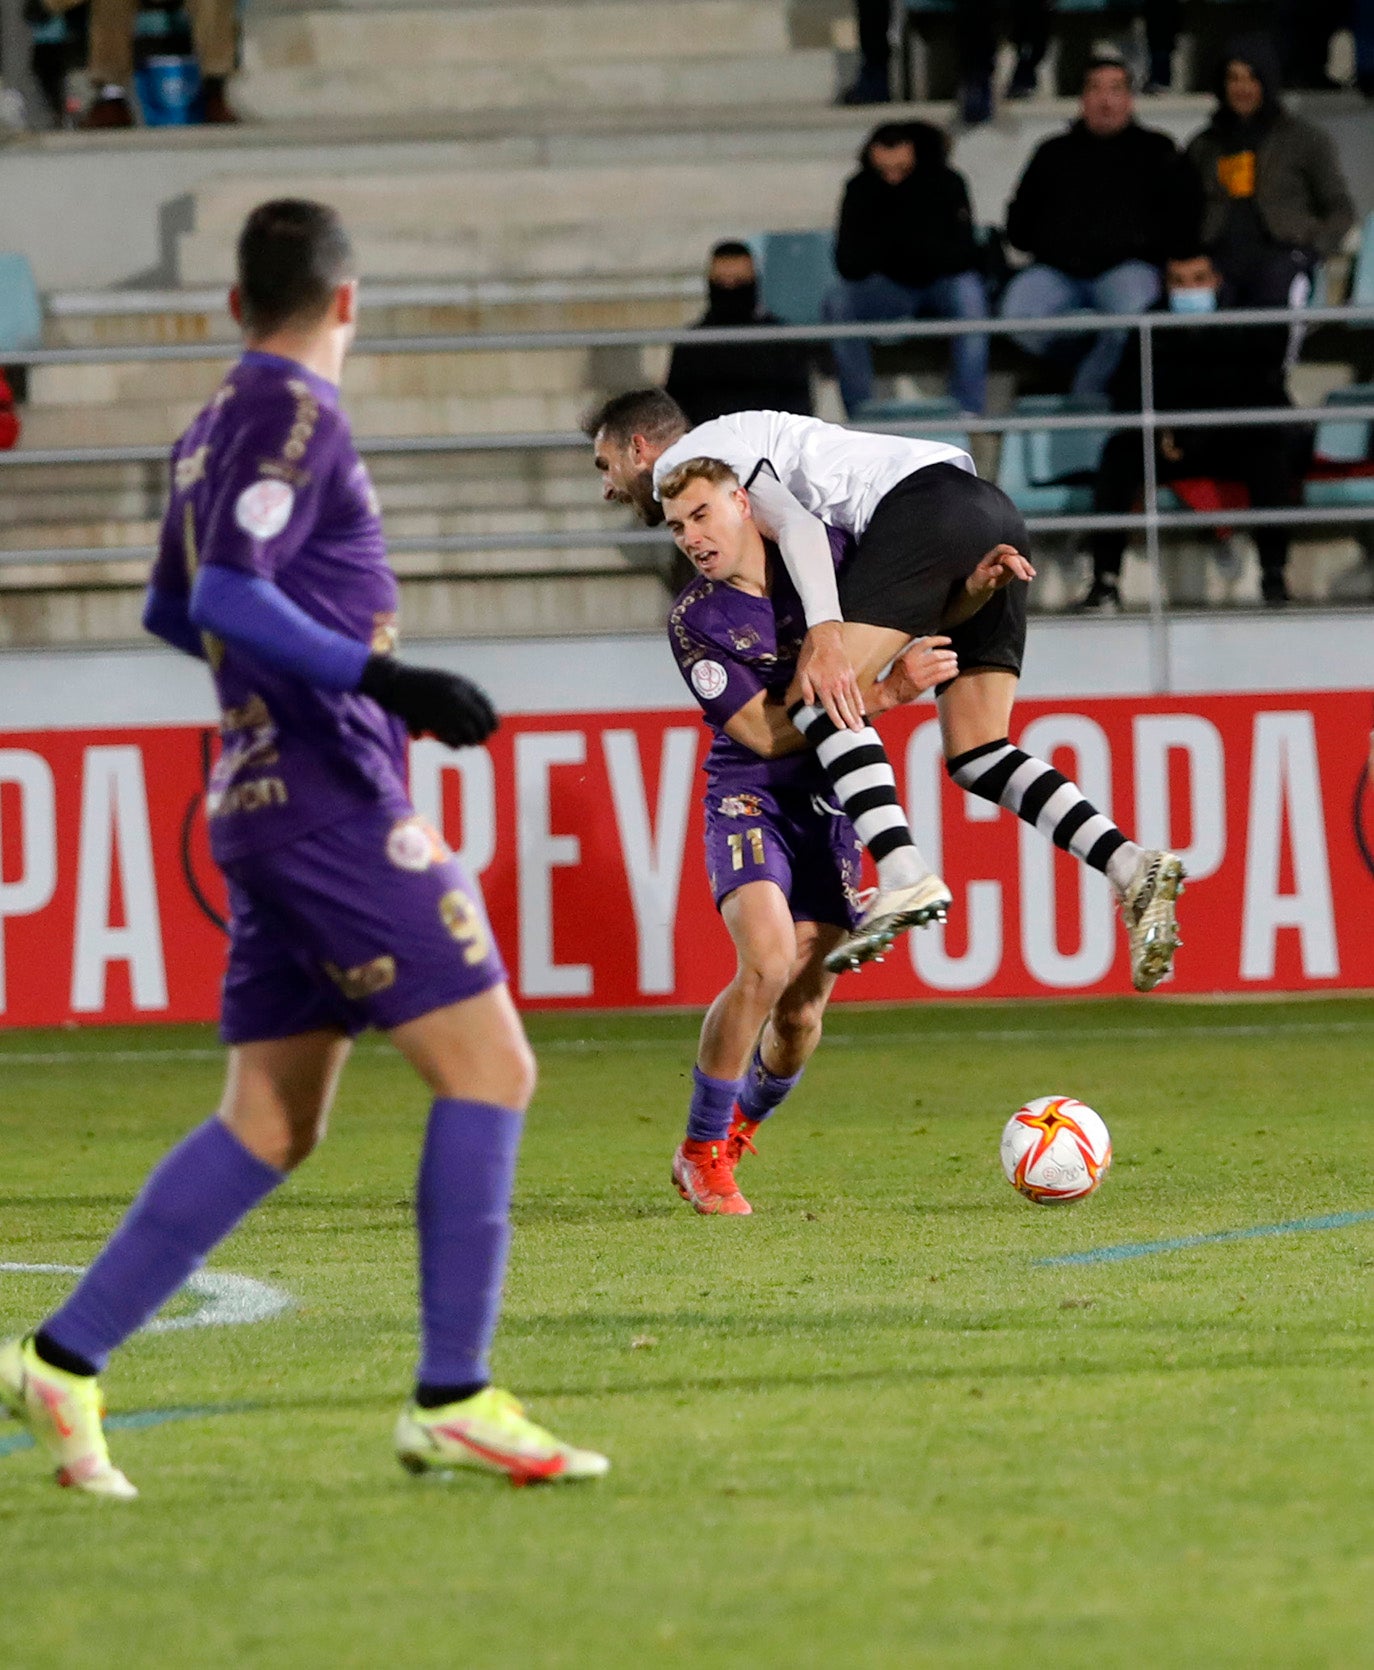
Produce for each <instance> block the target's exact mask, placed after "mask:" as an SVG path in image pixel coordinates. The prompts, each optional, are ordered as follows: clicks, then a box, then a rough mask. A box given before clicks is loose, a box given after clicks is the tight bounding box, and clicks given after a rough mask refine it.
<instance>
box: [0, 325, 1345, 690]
mask: <svg viewBox="0 0 1374 1670" xmlns="http://www.w3.org/2000/svg"><path fill="white" fill-rule="evenodd" d="M366 294H367V292H365V296H366ZM1295 325H1296V326H1300V327H1301V328H1302V329H1304V330H1307V331H1310V330H1312V329H1315V328H1317V327H1320V326H1324V325H1342V326H1354V327H1356V328H1360V327H1363V328H1365V329H1369V330H1371V331H1374V307H1371V306H1362V307H1312V308H1304V309H1301V310H1297V311H1295V310H1292V309H1289V308H1246V309H1238V310H1229V311H1224V312H1216V313H1210V314H1174V313H1166V312H1152V313H1119V314H1098V313H1075V314H1061V315H1055V316H1053V317H1049V318H1038V319H1006V318H987V319H973V320H964V319H902V320H892V321H885V322H881V323H859V324H814V325H766V326H752V325H751V326H744V327H739V326H734V327H712V328H701V327H676V328H671V327H665V328H662V329H645V328H637V329H630V330H595V329H593V330H548V331H519V332H462V333H454V334H448V335H424V336H392V337H384V338H367V337H361V338H359V340H358V341H357V342H356V343H355V344H354V347H353V354H354V355H355V356H358V355H412V354H427V355H437V354H465V353H513V352H536V351H545V352H547V351H553V350H582V351H594V350H606V349H643V348H648V347H676V346H679V345H692V346H715V345H744V344H759V343H793V344H796V345H798V346H806V347H817V346H820V345H822V344H824V343H827V342H833V341H842V340H847V339H861V340H865V341H870V342H878V343H883V342H890V343H909V342H912V341H920V340H922V339H934V340H940V339H948V338H953V337H958V336H967V335H987V336H1023V335H1035V336H1043V335H1056V336H1063V335H1095V334H1097V333H1099V332H1101V331H1105V330H1121V331H1126V332H1130V333H1133V334H1134V335H1135V336H1136V337H1137V338H1138V351H1139V353H1140V356H1141V406H1140V410H1139V411H1138V412H1106V411H1104V412H1084V413H1060V414H1045V415H1016V414H1007V415H1005V416H994V417H982V418H976V417H962V416H961V417H940V418H929V419H921V420H919V421H916V422H912V423H881V424H876V423H875V424H869V425H865V426H864V427H869V428H874V429H881V430H882V431H883V432H886V433H892V434H906V435H917V434H919V435H940V434H959V435H970V434H1012V433H1018V432H1020V433H1043V432H1045V431H1053V430H1092V431H1095V432H1098V433H1101V432H1103V431H1113V432H1114V431H1119V430H1139V432H1140V436H1141V448H1142V466H1143V484H1144V492H1143V508H1142V510H1141V511H1140V512H1139V513H1138V514H1132V515H1114V516H1098V515H1092V514H1082V515H1068V514H1066V515H1057V516H1056V515H1048V516H1034V515H1032V516H1028V517H1027V526H1028V527H1029V528H1030V530H1031V531H1032V532H1040V533H1091V532H1095V531H1099V530H1109V529H1110V530H1119V531H1123V532H1140V531H1143V533H1144V536H1145V555H1146V560H1147V562H1148V564H1149V570H1150V618H1151V626H1152V631H1151V640H1152V646H1153V648H1152V655H1153V658H1154V662H1155V666H1154V671H1155V676H1156V679H1157V680H1158V681H1159V683H1160V686H1161V688H1163V687H1166V686H1167V679H1168V666H1167V657H1168V634H1167V630H1166V625H1165V596H1164V585H1163V572H1162V566H1161V562H1160V555H1161V552H1160V534H1161V532H1163V531H1174V530H1187V529H1194V530H1196V529H1200V528H1210V527H1215V526H1216V524H1217V523H1218V521H1224V522H1225V524H1226V525H1227V526H1232V527H1246V528H1248V527H1263V526H1271V525H1292V526H1300V527H1314V526H1347V527H1348V526H1352V525H1360V524H1364V523H1374V506H1370V505H1365V506H1360V505H1350V506H1328V507H1310V508H1309V507H1292V508H1283V509H1260V510H1254V509H1252V510H1226V511H1225V512H1219V511H1165V510H1162V509H1161V508H1160V503H1159V494H1160V482H1159V479H1158V470H1157V459H1156V451H1155V441H1156V436H1157V434H1158V432H1159V430H1161V429H1163V428H1166V427H1167V428H1172V429H1202V428H1234V427H1249V426H1270V425H1278V424H1318V423H1362V422H1364V423H1367V422H1374V405H1364V404H1359V405H1357V404H1353V403H1352V404H1349V405H1346V404H1342V405H1338V406H1322V407H1289V406H1277V407H1264V408H1259V407H1256V408H1244V409H1240V410H1235V411H1225V410H1222V411H1218V410H1210V409H1209V410H1204V411H1161V410H1159V409H1158V408H1157V407H1156V405H1155V390H1154V341H1155V335H1156V333H1157V332H1159V331H1170V330H1176V329H1188V330H1197V329H1226V328H1249V329H1254V328H1256V327H1263V326H1282V327H1289V328H1291V327H1293V326H1295ZM1127 351H1129V349H1128V350H1127ZM234 352H235V350H234V348H233V346H232V345H230V344H226V343H224V342H198V343H169V344H148V345H137V346H130V347H118V346H117V347H87V348H33V349H28V350H21V351H12V352H11V351H7V352H6V355H5V358H6V363H8V364H12V365H24V366H30V367H33V368H36V369H41V368H44V367H48V366H66V365H124V364H142V363H158V362H169V361H192V362H194V361H203V362H223V361H225V360H227V359H230V358H232V356H233V353H234ZM585 445H586V441H585V439H584V438H583V436H582V435H581V434H580V433H577V432H575V431H571V432H570V431H561V430H555V431H548V430H544V431H533V432H525V433H510V434H500V433H497V434H475V435H408V436H386V437H375V438H367V437H364V438H360V439H359V441H358V447H359V450H360V451H361V452H362V453H364V454H365V455H368V456H372V457H387V456H390V457H396V456H412V455H413V456H420V455H425V454H434V455H459V454H464V453H493V452H534V451H565V450H571V449H575V448H583V447H585ZM166 456H167V448H166V447H162V446H152V445H132V446H124V447H121V446H113V447H72V448H44V449H38V448H35V449H31V450H28V451H26V450H24V449H22V448H20V449H18V450H15V451H12V452H8V453H0V471H3V470H4V469H6V468H22V467H24V466H26V465H32V466H61V465H77V464H84V465H101V464H109V465H117V464H143V463H160V462H162V461H163V460H164V459H165V458H166ZM2 479H3V476H2V475H0V480H2ZM664 540H665V536H664V535H663V533H662V531H661V530H638V529H628V528H612V527H607V528H604V529H600V528H588V529H564V530H535V529H531V530H529V531H528V532H502V533H465V534H447V535H433V536H428V537H425V536H416V537H401V538H396V539H393V540H391V541H390V542H389V544H390V548H391V549H392V550H393V551H395V552H396V553H397V554H398V555H401V554H407V553H412V552H434V553H463V552H469V551H500V550H577V549H604V548H605V547H607V546H613V547H629V548H633V547H636V546H653V547H656V548H659V549H662V547H663V544H664ZM151 555H152V551H151V548H149V547H144V546H123V547H114V548H107V547H95V548H66V549H53V548H42V549H35V550H29V551H4V552H0V567H17V566H21V565H23V566H28V565H42V564H45V563H51V564H57V563H75V562H90V563H102V564H103V563H118V562H129V561H138V560H146V559H147V558H149V557H150V556H151ZM497 572H506V573H510V574H512V575H514V574H519V575H521V576H525V577H531V578H533V577H538V576H543V575H545V574H554V573H557V574H568V573H573V572H575V570H559V569H548V570H505V571H497ZM465 577H471V576H465Z"/></svg>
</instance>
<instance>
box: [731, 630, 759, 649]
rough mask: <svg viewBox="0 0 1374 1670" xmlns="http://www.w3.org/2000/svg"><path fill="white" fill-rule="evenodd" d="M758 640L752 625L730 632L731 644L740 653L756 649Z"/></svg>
mask: <svg viewBox="0 0 1374 1670" xmlns="http://www.w3.org/2000/svg"><path fill="white" fill-rule="evenodd" d="M760 641H761V640H760V638H759V635H758V633H757V632H755V630H754V629H753V627H752V626H746V627H745V628H744V629H743V630H742V631H739V632H732V633H731V634H730V642H731V644H733V645H734V647H735V648H736V649H737V650H738V651H739V653H740V654H741V655H744V654H745V653H746V652H747V651H749V650H751V649H757V648H758V646H759V643H760Z"/></svg>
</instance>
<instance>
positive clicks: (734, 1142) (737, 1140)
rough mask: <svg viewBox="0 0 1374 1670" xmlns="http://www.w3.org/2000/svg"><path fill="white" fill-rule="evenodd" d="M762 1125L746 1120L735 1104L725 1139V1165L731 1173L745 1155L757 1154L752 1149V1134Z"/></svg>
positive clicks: (758, 1122)
mask: <svg viewBox="0 0 1374 1670" xmlns="http://www.w3.org/2000/svg"><path fill="white" fill-rule="evenodd" d="M762 1123H763V1121H762V1120H759V1119H746V1118H745V1117H744V1114H743V1113H742V1111H741V1110H740V1105H739V1103H738V1102H736V1103H735V1108H734V1112H733V1113H732V1114H731V1116H730V1135H729V1136H728V1137H726V1139H725V1163H726V1165H728V1166H729V1168H730V1170H731V1171H733V1170H734V1169H735V1167H736V1166H737V1165H738V1164H739V1163H740V1161H741V1160H742V1159H743V1158H744V1156H745V1155H746V1154H757V1153H758V1149H757V1148H755V1147H754V1132H755V1131H757V1130H758V1128H759V1126H760V1125H761V1124H762Z"/></svg>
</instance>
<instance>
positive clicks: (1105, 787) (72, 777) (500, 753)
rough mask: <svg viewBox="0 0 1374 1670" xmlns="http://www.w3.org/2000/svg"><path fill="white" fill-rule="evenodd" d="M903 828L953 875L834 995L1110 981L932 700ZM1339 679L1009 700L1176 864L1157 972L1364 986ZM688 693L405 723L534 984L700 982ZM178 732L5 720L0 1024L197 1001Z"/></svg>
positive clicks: (209, 946) (1217, 981)
mask: <svg viewBox="0 0 1374 1670" xmlns="http://www.w3.org/2000/svg"><path fill="white" fill-rule="evenodd" d="M883 730H884V735H885V737H886V739H887V743H888V748H889V752H890V754H891V756H892V760H893V763H894V765H895V766H896V769H897V773H898V777H899V779H900V780H901V782H902V784H903V788H904V793H905V796H906V801H907V804H908V807H909V808H910V811H911V816H912V823H913V828H914V830H915V832H916V836H917V839H918V841H919V842H920V844H921V845H922V846H923V847H924V848H925V850H926V852H927V854H928V855H929V856H930V857H931V858H932V860H933V861H935V862H936V863H937V864H938V865H939V867H940V868H941V869H942V873H943V874H944V876H945V878H946V879H947V880H948V882H949V883H950V885H951V887H952V889H953V892H954V898H955V906H954V909H953V911H952V912H951V917H950V922H949V926H948V928H946V929H931V930H925V931H923V932H921V933H918V934H913V935H910V936H908V938H907V940H906V941H905V942H904V943H903V944H902V945H901V946H900V947H899V948H898V950H897V951H896V952H894V954H893V955H891V956H889V958H888V959H887V961H886V962H885V963H883V964H882V965H881V966H877V965H875V966H871V967H869V968H867V969H865V970H863V971H862V972H861V973H859V974H857V975H851V976H846V977H845V978H844V979H843V980H841V982H840V985H839V990H838V992H837V994H836V995H837V997H839V998H840V999H841V1000H845V999H885V1000H893V999H904V998H923V999H929V998H933V997H1019V996H1036V997H1039V996H1051V995H1060V996H1069V995H1073V996H1082V995H1089V994H1094V993H1113V992H1124V991H1126V990H1128V989H1129V980H1128V971H1127V964H1126V955H1125V943H1124V938H1123V935H1122V933H1121V930H1120V927H1119V924H1118V923H1117V920H1116V912H1115V909H1114V906H1113V903H1112V899H1111V896H1110V893H1109V891H1108V888H1107V886H1106V883H1105V881H1104V880H1103V879H1102V878H1101V877H1100V876H1098V875H1096V874H1094V873H1091V872H1087V871H1085V870H1084V869H1083V868H1082V866H1080V865H1078V864H1077V863H1076V862H1075V861H1074V860H1072V859H1070V858H1068V857H1067V856H1066V855H1064V854H1062V853H1058V852H1056V851H1055V850H1054V849H1053V848H1052V847H1051V846H1050V845H1049V844H1048V842H1047V841H1046V840H1045V839H1044V838H1043V837H1042V836H1041V835H1039V834H1038V833H1037V832H1036V831H1035V830H1033V829H1030V828H1028V827H1027V826H1025V825H1023V824H1021V823H1020V822H1019V821H1018V820H1017V819H1015V818H1013V817H1011V816H1010V815H1009V814H1007V813H1005V812H1001V811H999V810H998V809H997V808H995V807H992V806H989V805H987V804H986V803H984V802H981V801H977V800H974V799H972V798H971V797H969V796H967V795H966V794H965V793H964V792H963V791H962V790H960V789H956V788H954V787H953V786H952V785H951V784H950V783H949V782H948V780H947V779H946V777H945V775H944V772H943V770H942V769H941V759H940V748H939V733H938V729H937V726H936V723H935V719H934V713H933V710H932V709H931V708H930V706H929V705H921V706H917V707H914V708H910V709H906V710H903V711H901V712H898V713H895V714H893V715H891V716H889V717H888V718H887V719H885V720H884V722H883ZM1368 735H1369V733H1368V698H1367V697H1366V696H1364V695H1363V694H1361V695H1355V694H1340V693H1334V694H1328V693H1323V694H1317V695H1295V694H1283V695H1273V696H1255V695H1244V696H1206V697H1158V698H1155V697H1150V698H1131V699H1104V700H1090V701H1080V700H1073V701H1060V702H1050V701H1042V702H1026V703H1024V704H1022V705H1021V706H1019V707H1018V709H1017V711H1016V715H1015V719H1014V726H1013V740H1015V741H1017V742H1018V743H1019V744H1020V745H1021V746H1022V747H1024V748H1026V749H1027V751H1028V752H1030V753H1035V754H1039V755H1042V756H1044V757H1046V758H1049V759H1051V760H1053V762H1054V763H1055V764H1056V765H1057V766H1058V767H1059V768H1060V769H1061V770H1063V771H1064V772H1065V773H1066V774H1067V775H1069V776H1071V777H1073V778H1074V779H1075V780H1076V781H1077V782H1078V783H1079V784H1080V785H1081V786H1082V788H1083V790H1084V792H1085V793H1086V794H1087V795H1088V797H1089V799H1091V800H1093V801H1094V802H1096V804H1097V805H1098V806H1099V807H1101V808H1102V809H1103V810H1105V811H1109V812H1110V813H1111V814H1112V816H1114V817H1115V818H1116V820H1117V821H1118V822H1119V823H1120V824H1121V825H1122V827H1123V828H1124V829H1126V830H1127V832H1128V833H1130V834H1133V835H1135V836H1136V837H1137V838H1139V839H1140V840H1141V841H1142V842H1144V843H1145V844H1147V845H1169V846H1172V847H1173V848H1175V850H1178V851H1180V852H1182V853H1183V855H1184V858H1185V861H1186V862H1187V864H1188V868H1189V871H1190V874H1191V877H1192V880H1191V882H1190V885H1189V888H1188V892H1187V895H1186V897H1185V899H1184V901H1183V908H1182V911H1181V917H1182V923H1183V932H1184V938H1185V941H1186V944H1185V949H1184V950H1183V952H1182V953H1181V954H1180V956H1179V960H1178V977H1177V980H1176V982H1175V983H1174V986H1173V988H1172V989H1173V990H1175V991H1184V992H1212V991H1217V992H1245V991H1299V990H1324V989H1334V988H1350V987H1356V988H1358V987H1374V933H1371V931H1370V924H1371V921H1374V874H1371V873H1370V871H1369V869H1368V868H1367V866H1366V864H1365V861H1364V860H1363V858H1362V856H1361V851H1360V843H1359V840H1358V838H1357V827H1356V820H1357V817H1358V815H1359V814H1358V810H1357V808H1356V805H1355V798H1356V797H1355V790H1356V785H1357V782H1358V780H1359V776H1360V771H1361V767H1362V765H1363V762H1364V760H1365V758H1366V755H1367V751H1368ZM705 744H706V734H705V731H704V728H703V726H702V725H701V724H700V723H699V721H698V720H697V719H696V718H695V717H694V716H693V715H692V714H690V713H686V712H661V713H631V714H620V715H616V714H605V713H595V714H558V715H550V716H537V717H521V718H514V719H510V720H507V721H506V723H505V724H504V725H503V726H502V728H501V730H500V731H499V732H498V734H497V736H496V737H495V738H494V740H493V745H492V747H491V749H490V751H489V752H486V751H480V750H479V751H469V752H466V753H463V754H454V753H451V752H449V751H448V750H446V749H443V748H441V747H440V746H439V745H438V744H435V743H420V744H417V745H416V748H415V751H414V754H413V756H412V787H413V791H414V796H415V800H416V804H417V806H419V808H420V809H421V810H422V811H424V812H426V813H427V814H428V815H429V816H431V817H432V818H433V819H434V821H435V822H437V823H439V824H440V825H441V826H442V827H443V829H444V832H445V834H446V835H447V836H448V838H449V840H450V841H451V842H452V844H453V845H454V846H455V847H457V848H458V849H459V850H460V851H462V852H463V854H464V857H465V858H466V860H467V862H468V864H469V867H470V868H471V870H472V871H473V873H474V874H475V875H476V876H477V877H478V878H479V879H480V882H481V886H482V889H483V892H484V894H485V897H486V901H487V905H488V909H489V911H490V913H491V916H492V920H493V923H494V925H495V927H496V930H497V934H498V937H499V939H500V941H501V944H502V947H503V949H504V951H505V953H506V957H507V960H508V962H509V963H510V966H511V968H512V970H513V974H514V979H515V983H516V987H517V991H518V994H519V996H520V998H521V1001H522V1002H524V1003H525V1004H526V1005H527V1006H529V1007H536V1008H537V1007H569V1006H572V1007H578V1006H583V1007H633V1006H641V1005H650V1004H700V1003H705V1002H707V1001H709V999H710V998H711V997H712V995H713V994H714V993H715V991H716V990H717V989H718V988H719V987H720V985H721V984H722V983H723V982H724V981H725V980H726V979H727V978H728V977H729V974H730V971H731V969H732V967H733V958H732V955H731V952H730V947H729V943H728V940H727V938H726V935H725V932H724V929H723V928H722V927H721V925H720V923H719V922H718V920H717V919H716V916H715V913H714V911H713V909H712V906H711V901H710V897H709V894H708V892H707V887H706V879H705V874H704V869H703V865H702V859H701V850H700V848H701V795H702V788H703V779H702V777H701V775H700V769H699V768H700V761H701V757H702V755H703V753H704V751H705ZM209 746H210V743H209V739H208V738H207V737H206V736H205V733H203V732H201V731H200V730H197V729H192V728H182V727H171V726H149V727H145V728H138V729H121V730H119V731H99V730H90V731H71V730H64V731H50V732H28V733H19V732H10V733H3V732H0V1025H4V1026H34V1025H51V1024H56V1023H62V1022H65V1021H78V1022H88V1023H90V1022H115V1021H129V1020H155V1019H163V1020H200V1019H208V1018H211V1017H212V1016H213V1014H214V1012H215V1001H216V989H217V983H218V980H219V976H220V973H221V971H222V968H223V961H224V937H223V934H222V932H221V930H220V928H219V927H218V926H216V924H215V922H214V921H213V920H212V917H211V913H213V912H215V911H217V910H219V909H220V908H222V892H221V889H220V886H219V883H218V880H217V877H216V875H215V872H214V869H213V866H212V865H211V863H210V860H209V855H208V849H207V846H206V840H205V832H204V826H203V821H202V819H201V817H200V813H199V805H198V797H199V794H200V789H201V785H202V782H203V776H204V769H205V759H206V755H207V751H208V748H209Z"/></svg>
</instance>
